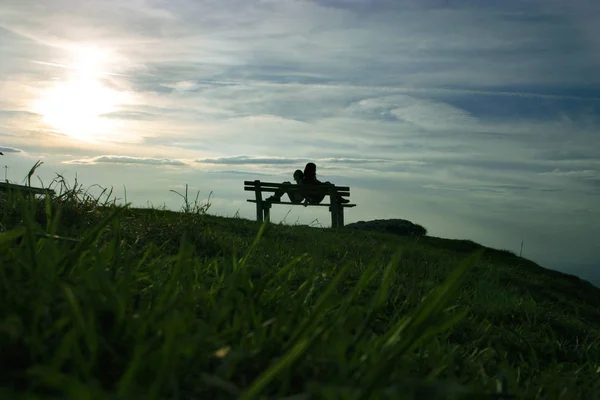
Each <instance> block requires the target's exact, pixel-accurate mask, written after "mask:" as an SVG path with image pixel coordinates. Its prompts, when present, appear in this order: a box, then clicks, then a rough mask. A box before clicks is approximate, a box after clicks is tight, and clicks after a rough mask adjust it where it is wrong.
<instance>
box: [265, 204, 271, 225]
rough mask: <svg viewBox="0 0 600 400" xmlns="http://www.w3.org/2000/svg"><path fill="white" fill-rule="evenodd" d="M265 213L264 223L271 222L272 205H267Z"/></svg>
mask: <svg viewBox="0 0 600 400" xmlns="http://www.w3.org/2000/svg"><path fill="white" fill-rule="evenodd" d="M263 212H264V221H271V205H270V204H265V206H264V208H263Z"/></svg>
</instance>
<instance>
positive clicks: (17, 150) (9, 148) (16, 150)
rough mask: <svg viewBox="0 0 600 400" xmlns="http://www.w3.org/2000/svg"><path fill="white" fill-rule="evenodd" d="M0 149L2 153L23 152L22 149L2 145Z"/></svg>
mask: <svg viewBox="0 0 600 400" xmlns="http://www.w3.org/2000/svg"><path fill="white" fill-rule="evenodd" d="M0 151H1V152H2V153H21V152H22V150H20V149H15V148H13V147H0Z"/></svg>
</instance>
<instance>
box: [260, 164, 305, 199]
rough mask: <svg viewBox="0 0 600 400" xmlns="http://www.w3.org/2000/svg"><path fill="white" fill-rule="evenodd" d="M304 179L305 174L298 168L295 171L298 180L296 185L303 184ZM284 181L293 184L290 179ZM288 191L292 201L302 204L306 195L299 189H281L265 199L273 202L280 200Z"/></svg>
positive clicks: (295, 179)
mask: <svg viewBox="0 0 600 400" xmlns="http://www.w3.org/2000/svg"><path fill="white" fill-rule="evenodd" d="M303 179H304V174H303V173H302V171H301V170H299V169H297V170H296V171H294V181H296V185H301V184H302V182H303ZM283 183H285V184H288V185H291V182H288V181H285V182H283ZM286 192H287V195H288V197H289V198H290V201H291V202H292V203H294V204H300V203H302V200H304V195H303V194H302V193H301V192H300V191H299V190H293V191H287V190H285V189H281V190H278V191H276V192H275V194H273V196H271V197H269V198H267V199H265V201H269V202H272V203H276V202H279V201H281V196H283V195H284V194H285V193H286Z"/></svg>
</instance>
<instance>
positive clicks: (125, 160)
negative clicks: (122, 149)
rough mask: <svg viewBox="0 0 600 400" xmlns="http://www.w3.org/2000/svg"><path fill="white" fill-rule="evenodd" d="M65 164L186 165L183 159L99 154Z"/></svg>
mask: <svg viewBox="0 0 600 400" xmlns="http://www.w3.org/2000/svg"><path fill="white" fill-rule="evenodd" d="M63 163H64V164H83V165H93V164H140V165H171V166H182V165H186V163H184V162H183V161H180V160H173V159H167V158H146V157H129V156H112V155H105V156H98V157H93V158H87V159H85V158H84V159H79V160H71V161H63Z"/></svg>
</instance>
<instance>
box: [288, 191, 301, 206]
mask: <svg viewBox="0 0 600 400" xmlns="http://www.w3.org/2000/svg"><path fill="white" fill-rule="evenodd" d="M288 197H289V198H290V201H291V202H292V203H294V204H300V203H302V200H304V196H302V193H300V192H299V191H296V190H294V191H289V192H288Z"/></svg>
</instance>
